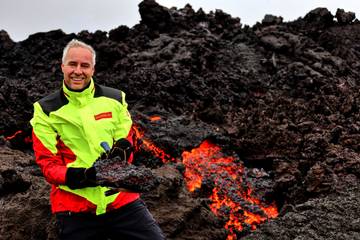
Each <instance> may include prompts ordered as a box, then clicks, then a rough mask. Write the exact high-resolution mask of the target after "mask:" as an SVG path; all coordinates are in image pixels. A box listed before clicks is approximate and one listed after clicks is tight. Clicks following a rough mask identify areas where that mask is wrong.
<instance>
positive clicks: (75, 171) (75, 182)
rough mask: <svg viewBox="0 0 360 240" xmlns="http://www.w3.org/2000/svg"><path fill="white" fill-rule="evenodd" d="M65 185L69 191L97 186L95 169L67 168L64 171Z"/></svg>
mask: <svg viewBox="0 0 360 240" xmlns="http://www.w3.org/2000/svg"><path fill="white" fill-rule="evenodd" d="M65 185H67V186H68V187H69V188H70V189H79V188H85V187H95V186H97V184H96V170H95V168H94V167H90V168H72V167H70V168H68V169H67V171H66V179H65Z"/></svg>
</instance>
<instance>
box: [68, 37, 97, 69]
mask: <svg viewBox="0 0 360 240" xmlns="http://www.w3.org/2000/svg"><path fill="white" fill-rule="evenodd" d="M73 47H82V48H86V49H88V50H90V52H91V54H92V61H93V64H94V66H95V60H96V52H95V50H94V49H93V47H92V46H90V45H88V44H86V43H84V42H82V41H79V40H77V39H73V40H71V41H70V42H69V43H68V44H67V45H66V47H65V48H64V51H63V56H62V63H65V57H66V55H67V54H68V52H69V49H70V48H73Z"/></svg>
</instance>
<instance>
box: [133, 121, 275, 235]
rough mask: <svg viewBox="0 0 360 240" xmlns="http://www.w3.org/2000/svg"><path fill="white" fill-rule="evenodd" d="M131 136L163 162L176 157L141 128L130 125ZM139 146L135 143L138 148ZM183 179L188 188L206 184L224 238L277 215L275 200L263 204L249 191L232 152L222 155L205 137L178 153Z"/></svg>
mask: <svg viewBox="0 0 360 240" xmlns="http://www.w3.org/2000/svg"><path fill="white" fill-rule="evenodd" d="M133 131H134V133H135V138H136V139H137V140H141V147H143V148H144V149H145V150H147V151H149V152H151V153H152V154H153V155H154V156H156V157H158V158H160V159H161V160H162V162H163V163H167V162H169V161H172V162H175V161H176V159H175V158H173V157H171V156H170V155H169V154H167V153H165V152H164V151H163V150H162V149H160V148H159V147H157V146H155V144H153V143H152V142H151V141H149V140H147V139H145V138H144V131H142V130H141V128H140V127H139V126H136V125H134V126H133ZM139 147H140V146H135V149H136V150H139ZM182 161H183V164H184V166H185V174H184V175H185V176H184V177H185V180H186V186H187V188H188V190H189V191H191V192H194V191H196V190H201V189H202V187H203V185H204V184H208V185H210V187H211V188H210V189H212V190H211V191H210V193H209V195H210V197H209V199H210V200H211V204H210V209H211V210H212V212H213V213H214V214H215V215H217V216H219V217H222V218H225V219H226V223H225V226H224V227H225V228H226V229H228V230H229V235H228V237H227V240H232V239H237V235H236V232H241V231H243V229H244V228H247V229H251V230H255V229H256V225H258V224H260V223H263V222H265V221H266V220H268V219H270V218H275V217H277V215H278V211H277V208H276V206H275V203H272V204H270V205H269V204H266V203H263V202H261V200H259V199H257V198H256V197H254V196H253V195H252V189H251V186H249V184H247V183H246V179H245V180H244V179H243V175H244V167H243V165H242V164H241V163H240V161H239V159H238V157H236V156H226V155H225V154H224V153H222V151H221V148H220V147H219V146H217V145H215V144H213V143H211V142H210V141H207V140H205V141H204V142H202V143H201V144H200V146H199V147H198V148H195V149H192V150H191V151H189V152H188V151H184V152H183V153H182Z"/></svg>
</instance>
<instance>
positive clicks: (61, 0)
mask: <svg viewBox="0 0 360 240" xmlns="http://www.w3.org/2000/svg"><path fill="white" fill-rule="evenodd" d="M140 2H141V0H83V1H80V0H0V29H3V30H5V31H7V32H8V33H9V35H10V37H11V38H12V39H13V40H14V41H22V40H24V39H26V38H27V37H28V36H29V35H30V34H33V33H37V32H46V31H50V30H55V29H62V30H63V31H64V32H66V33H72V32H74V33H78V32H80V31H81V30H88V31H90V32H94V31H96V30H103V31H109V30H111V29H113V28H116V27H118V26H120V25H127V26H129V27H132V26H133V25H135V24H137V23H138V22H139V21H140V15H139V12H138V4H139V3H140ZM157 2H158V3H159V4H160V5H163V6H166V7H168V8H170V7H173V6H176V7H178V8H182V7H184V6H185V4H186V3H190V4H191V5H192V7H193V8H194V10H195V11H197V10H198V9H199V8H200V7H202V8H203V10H204V11H205V12H209V11H211V10H215V9H222V10H223V11H224V12H226V13H229V14H231V15H232V16H233V17H240V19H241V23H242V24H247V25H250V26H252V25H253V24H255V23H256V22H257V21H259V22H260V21H261V20H262V19H263V17H264V15H265V14H273V15H277V16H282V17H283V18H284V20H285V21H290V20H295V19H297V18H298V17H303V16H304V15H305V14H306V13H308V12H309V11H310V10H312V9H314V8H316V7H326V8H328V9H329V10H330V11H331V12H332V14H333V15H335V13H336V9H337V8H343V9H344V10H345V11H352V12H355V13H356V17H357V18H359V19H360V1H359V0H323V1H315V0H296V1H295V0H247V1H245V0H157Z"/></svg>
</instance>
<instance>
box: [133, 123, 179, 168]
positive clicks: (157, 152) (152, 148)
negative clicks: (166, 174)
mask: <svg viewBox="0 0 360 240" xmlns="http://www.w3.org/2000/svg"><path fill="white" fill-rule="evenodd" d="M132 130H133V132H134V134H135V139H137V140H141V144H137V143H135V144H134V147H135V151H138V150H139V148H140V146H141V147H143V148H144V149H145V150H146V151H149V152H151V153H152V154H153V155H154V156H155V157H158V158H160V159H161V161H162V162H163V163H167V162H169V161H170V162H174V161H175V158H173V157H171V156H170V155H169V154H167V153H166V152H164V151H163V150H162V149H161V148H159V147H157V146H156V145H155V144H153V143H152V142H151V141H149V140H147V139H145V138H144V131H143V130H142V129H141V128H140V127H139V126H138V125H133V126H132Z"/></svg>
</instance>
